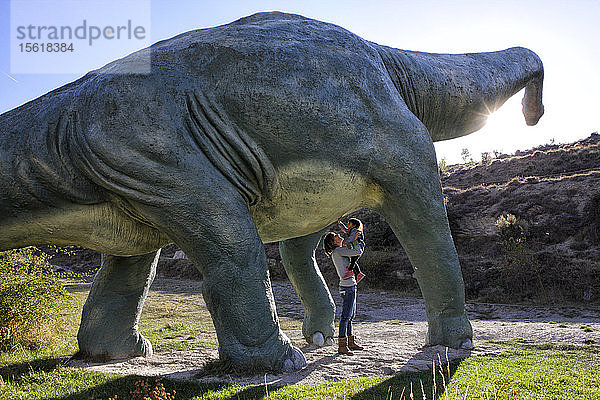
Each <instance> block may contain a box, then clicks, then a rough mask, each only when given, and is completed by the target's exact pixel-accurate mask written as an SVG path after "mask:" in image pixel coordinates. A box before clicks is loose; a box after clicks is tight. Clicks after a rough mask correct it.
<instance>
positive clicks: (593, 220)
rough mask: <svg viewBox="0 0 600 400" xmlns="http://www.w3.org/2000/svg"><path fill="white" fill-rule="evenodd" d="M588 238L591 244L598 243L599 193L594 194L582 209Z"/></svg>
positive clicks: (599, 237)
mask: <svg viewBox="0 0 600 400" xmlns="http://www.w3.org/2000/svg"><path fill="white" fill-rule="evenodd" d="M583 212H584V214H585V219H586V221H585V222H586V225H587V234H588V238H589V240H590V241H592V243H600V192H598V193H596V194H594V196H592V198H591V199H590V200H589V202H588V203H587V204H586V205H585V208H584V209H583Z"/></svg>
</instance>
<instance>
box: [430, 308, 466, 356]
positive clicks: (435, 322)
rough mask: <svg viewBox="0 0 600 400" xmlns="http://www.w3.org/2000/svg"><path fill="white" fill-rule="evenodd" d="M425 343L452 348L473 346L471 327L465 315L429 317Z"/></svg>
mask: <svg viewBox="0 0 600 400" xmlns="http://www.w3.org/2000/svg"><path fill="white" fill-rule="evenodd" d="M428 323H429V328H428V332H427V345H429V346H436V345H442V346H447V347H452V348H454V349H466V350H470V349H472V348H473V341H472V340H473V328H472V327H471V323H470V322H469V320H468V319H467V316H466V315H464V314H463V315H461V316H458V317H445V316H437V317H433V318H432V317H429V318H428Z"/></svg>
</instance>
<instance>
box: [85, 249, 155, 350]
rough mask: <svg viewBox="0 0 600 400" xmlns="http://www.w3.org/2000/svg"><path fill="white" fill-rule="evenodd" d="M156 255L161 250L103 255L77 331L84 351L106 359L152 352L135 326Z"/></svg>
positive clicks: (152, 272)
mask: <svg viewBox="0 0 600 400" xmlns="http://www.w3.org/2000/svg"><path fill="white" fill-rule="evenodd" d="M159 255H160V250H159V251H157V252H153V253H149V254H144V255H141V256H134V257H116V256H110V255H106V256H105V255H103V256H102V267H101V269H100V270H99V271H98V273H97V274H96V277H95V278H94V283H93V284H92V289H91V291H90V294H89V296H88V298H87V301H86V302H85V305H84V307H83V315H82V317H81V325H80V327H79V333H78V334H77V341H78V342H79V349H80V351H81V352H82V353H83V355H85V356H91V357H103V358H108V359H115V358H128V357H136V356H146V357H149V356H151V355H152V345H151V344H150V342H149V341H148V340H147V339H145V338H144V337H143V336H142V335H141V334H140V333H139V332H138V330H137V329H138V321H139V319H140V315H141V313H142V306H143V305H144V301H145V299H146V295H147V294H148V290H149V289H150V285H151V284H152V281H153V280H154V276H155V274H156V265H157V263H158V257H159Z"/></svg>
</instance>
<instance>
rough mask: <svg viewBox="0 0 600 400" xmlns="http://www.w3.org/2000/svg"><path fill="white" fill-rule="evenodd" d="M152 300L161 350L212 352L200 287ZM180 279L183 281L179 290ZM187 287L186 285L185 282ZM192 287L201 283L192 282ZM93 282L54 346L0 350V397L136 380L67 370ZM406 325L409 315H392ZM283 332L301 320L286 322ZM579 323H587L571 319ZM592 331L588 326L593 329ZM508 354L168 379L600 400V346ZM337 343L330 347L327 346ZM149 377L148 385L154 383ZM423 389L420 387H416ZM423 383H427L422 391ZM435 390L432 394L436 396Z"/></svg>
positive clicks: (153, 335)
mask: <svg viewBox="0 0 600 400" xmlns="http://www.w3.org/2000/svg"><path fill="white" fill-rule="evenodd" d="M157 283H158V284H157V285H154V286H153V288H152V290H151V294H150V296H149V297H148V300H147V304H146V306H145V309H144V313H143V315H142V320H141V324H140V330H141V332H142V333H143V334H144V335H145V336H146V337H148V338H150V340H151V341H152V342H153V345H154V348H155V349H156V350H157V351H159V352H160V351H173V350H186V349H198V348H202V349H207V348H208V349H214V348H216V337H215V334H214V327H213V325H212V322H211V320H210V317H209V315H208V311H207V310H206V306H205V304H204V302H203V300H202V297H201V295H200V292H199V290H197V287H196V286H193V284H191V283H190V284H187V283H185V282H184V283H181V284H178V283H176V282H157ZM181 285H183V286H184V287H182V286H181ZM185 285H189V286H188V287H185ZM196 285H197V284H196ZM89 286H90V285H89V283H81V282H74V281H73V282H69V284H68V288H69V291H70V292H71V293H73V295H74V297H75V299H76V303H77V304H76V307H74V308H73V311H70V312H69V313H67V314H66V315H65V316H64V330H63V332H62V333H61V334H60V336H58V337H57V338H56V339H57V340H56V343H54V344H53V345H51V346H46V347H42V348H38V349H24V348H15V349H12V350H11V351H8V352H4V353H0V400H5V399H7V400H8V399H11V400H12V399H85V400H88V399H90V398H95V399H108V398H113V397H114V396H115V395H116V396H117V398H118V399H130V398H131V397H132V395H131V392H132V391H133V390H134V389H135V383H136V382H137V381H140V380H144V379H147V378H142V377H138V376H122V375H115V374H105V373H100V372H93V371H86V370H81V369H76V368H71V367H68V361H69V357H70V356H71V355H73V354H74V353H75V352H76V350H77V343H76V339H75V338H76V332H77V327H78V324H79V316H80V313H81V308H82V306H83V303H84V301H85V297H86V295H87V292H88V291H89ZM390 323H392V324H409V323H410V322H407V321H390ZM282 325H283V326H284V329H299V328H300V327H301V321H299V320H294V319H289V318H288V319H284V318H282ZM576 326H577V327H579V328H580V329H583V330H585V329H586V328H589V327H588V326H587V325H581V324H578V325H576ZM589 329H591V328H589ZM494 344H495V345H500V346H502V347H504V348H505V352H504V353H502V354H499V355H493V356H485V357H483V356H481V357H471V358H468V359H465V360H463V361H462V362H457V363H455V364H453V365H451V367H450V369H449V371H448V367H447V366H446V367H444V369H443V376H442V374H441V373H440V370H439V369H437V370H436V375H435V381H434V375H433V374H432V371H429V372H422V373H406V374H402V375H398V376H393V377H389V376H376V377H365V378H361V379H349V380H345V381H340V382H326V383H322V384H316V385H306V386H284V387H278V386H275V385H269V386H265V385H250V386H240V385H234V384H225V383H222V384H221V383H219V384H217V383H212V384H200V383H197V382H189V381H188V382H183V381H176V380H169V379H164V380H163V381H162V383H163V384H164V386H165V388H166V391H167V392H169V393H173V392H176V394H175V398H176V399H185V400H188V399H190V400H191V399H204V400H207V399H240V400H243V399H386V400H387V399H398V400H400V399H402V398H404V399H406V400H408V399H411V397H410V393H411V390H412V395H413V397H412V398H413V399H422V398H423V396H422V390H423V391H424V392H425V394H426V398H427V399H429V400H431V399H440V400H443V399H448V400H450V399H452V400H455V399H461V400H462V399H465V398H466V399H486V400H489V399H561V400H562V399H582V400H583V399H590V400H591V399H598V400H600V369H599V365H600V356H599V355H600V346H597V345H586V346H576V345H556V344H552V343H535V342H533V341H529V340H525V339H519V340H512V341H507V342H494ZM333 351H334V349H333V348H332V352H333ZM149 382H150V383H151V384H152V385H153V384H154V382H155V380H154V379H153V378H151V379H150V380H149ZM421 385H422V386H421ZM421 388H423V389H421ZM434 393H435V396H434Z"/></svg>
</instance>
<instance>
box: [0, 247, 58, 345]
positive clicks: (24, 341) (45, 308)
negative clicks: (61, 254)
mask: <svg viewBox="0 0 600 400" xmlns="http://www.w3.org/2000/svg"><path fill="white" fill-rule="evenodd" d="M69 297H70V296H69V294H68V293H67V291H66V290H65V288H64V286H63V284H62V283H61V281H60V280H59V278H58V277H57V276H56V275H55V274H54V273H53V272H52V268H51V265H50V263H49V262H48V257H47V256H46V255H45V254H44V253H42V252H40V251H39V250H38V249H37V248H35V247H26V248H22V249H16V250H9V251H5V252H2V253H0V349H2V350H6V349H11V348H13V347H14V346H17V345H22V346H24V347H36V346H39V345H40V344H42V343H45V342H48V341H50V340H51V335H52V333H53V331H54V330H55V329H56V325H57V324H56V318H57V317H58V316H59V315H60V314H61V310H62V309H63V306H64V305H66V304H68V299H69Z"/></svg>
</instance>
